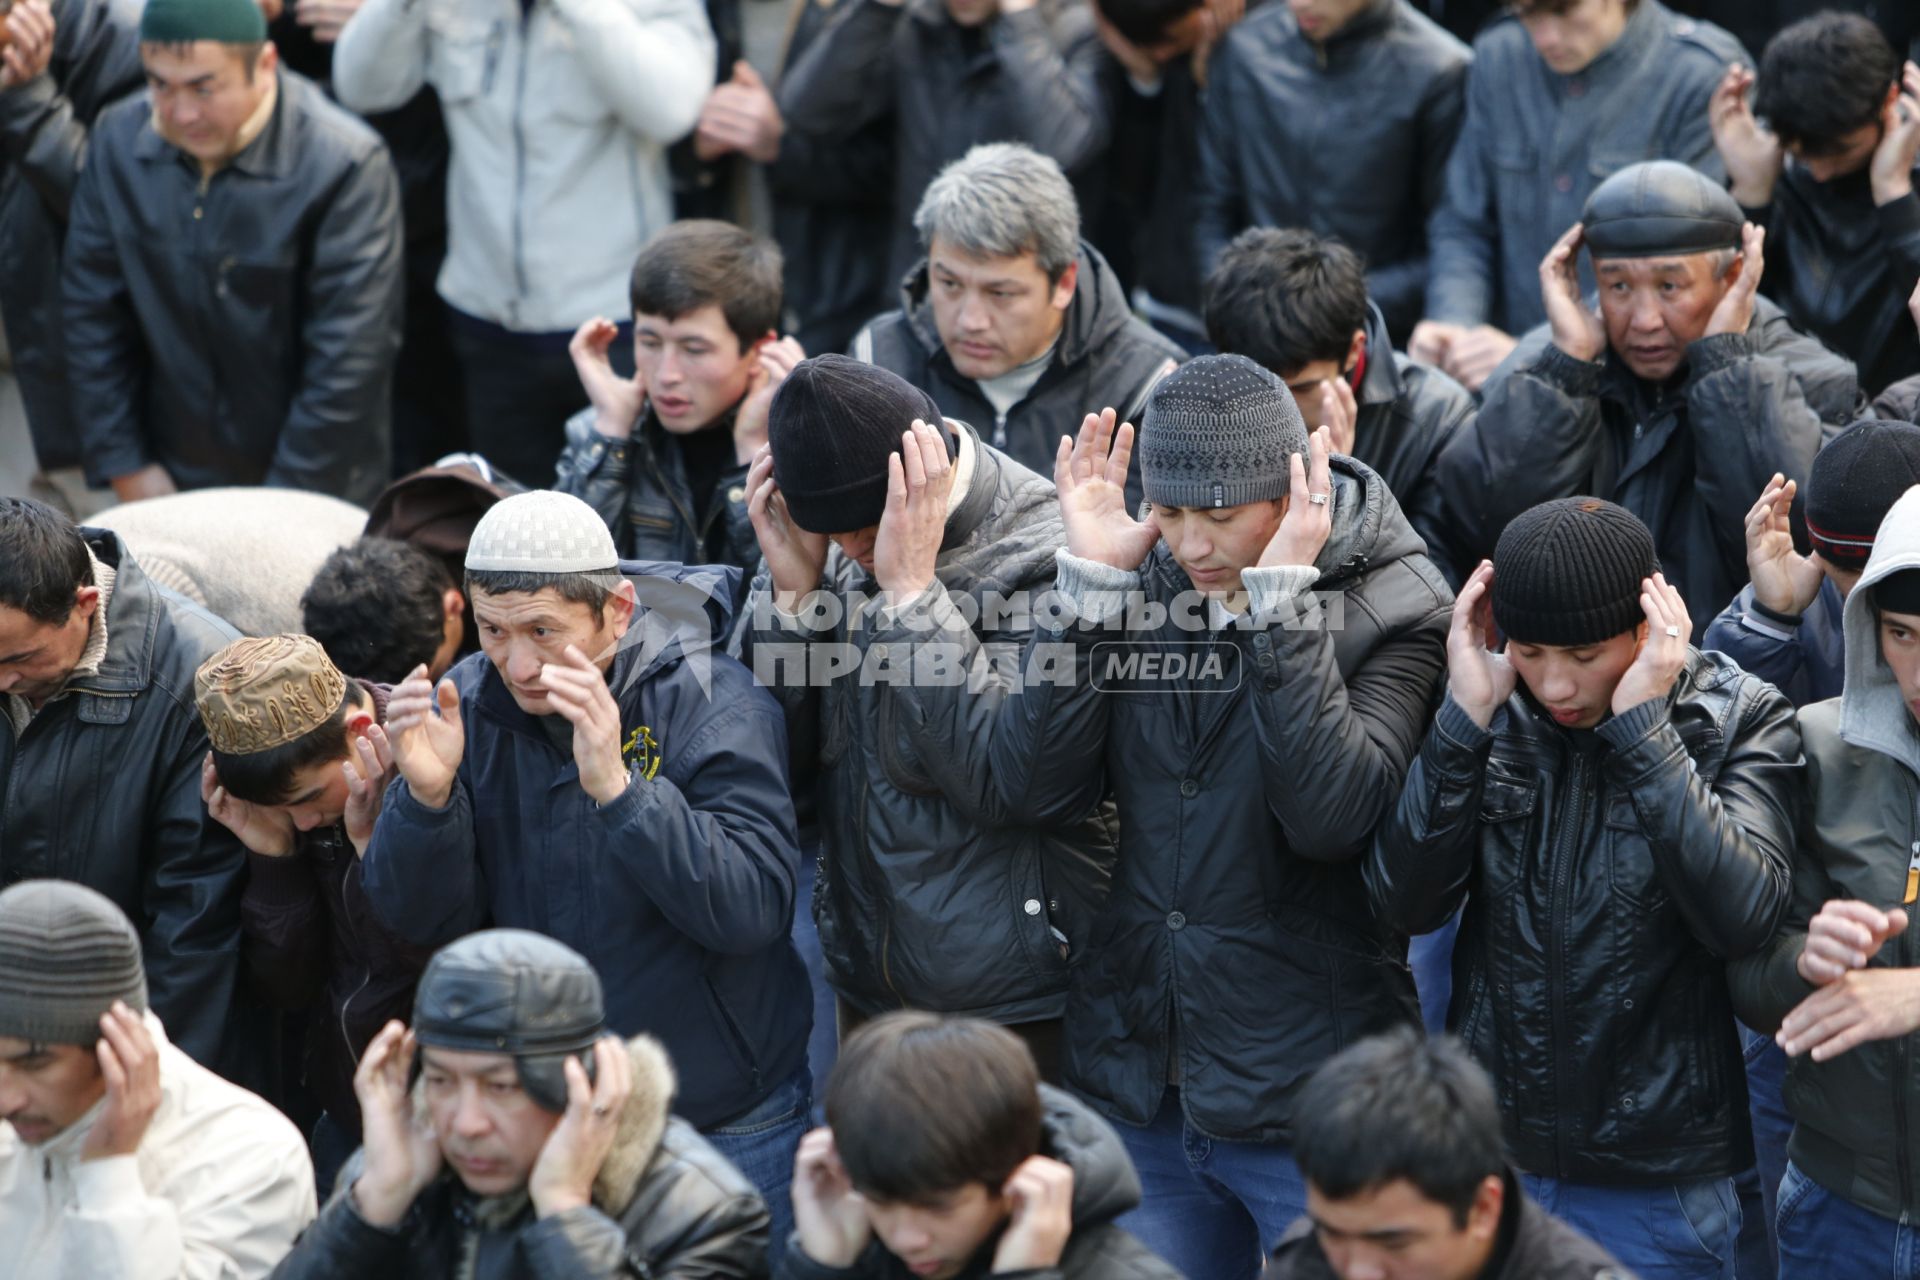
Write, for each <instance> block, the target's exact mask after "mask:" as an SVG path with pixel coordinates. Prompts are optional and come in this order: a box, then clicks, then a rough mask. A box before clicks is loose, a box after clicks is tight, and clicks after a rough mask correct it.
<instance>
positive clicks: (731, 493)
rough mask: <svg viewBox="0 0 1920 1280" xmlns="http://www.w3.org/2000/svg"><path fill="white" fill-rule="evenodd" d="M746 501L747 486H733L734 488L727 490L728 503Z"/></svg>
mask: <svg viewBox="0 0 1920 1280" xmlns="http://www.w3.org/2000/svg"><path fill="white" fill-rule="evenodd" d="M746 500H747V487H746V486H745V485H740V484H737V485H735V486H733V488H731V489H729V490H727V501H728V502H745V501H746Z"/></svg>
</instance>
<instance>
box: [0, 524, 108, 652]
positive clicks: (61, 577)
mask: <svg viewBox="0 0 1920 1280" xmlns="http://www.w3.org/2000/svg"><path fill="white" fill-rule="evenodd" d="M91 585H93V560H92V559H91V557H89V556H88V555H87V543H86V539H85V538H83V537H81V535H80V531H79V530H78V529H76V528H74V527H73V522H72V521H70V520H68V519H67V518H66V517H65V516H63V515H61V514H60V513H59V512H58V511H55V510H54V509H53V508H52V507H49V506H48V505H46V504H45V503H44V502H35V501H34V500H33V499H31V498H0V605H5V606H6V607H7V608H9V609H18V610H19V611H20V612H22V613H24V614H26V615H27V616H28V617H29V618H32V619H33V620H34V621H35V622H38V623H41V624H43V625H46V626H51V627H57V626H59V625H61V624H62V623H64V622H65V621H66V620H67V616H68V615H69V614H71V613H72V612H73V594H74V592H76V591H78V590H79V589H80V588H82V587H86V586H91Z"/></svg>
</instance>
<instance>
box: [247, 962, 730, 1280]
mask: <svg viewBox="0 0 1920 1280" xmlns="http://www.w3.org/2000/svg"><path fill="white" fill-rule="evenodd" d="M353 1083H354V1092H355V1093H356V1094H357V1095H358V1096H359V1100H360V1109H361V1113H362V1114H363V1115H364V1116H365V1117H366V1145H365V1146H364V1147H363V1148H362V1149H361V1150H360V1151H359V1152H358V1153H356V1154H355V1155H354V1156H353V1158H352V1159H351V1160H349V1161H348V1162H347V1166H346V1168H345V1169H343V1170H342V1171H341V1174H340V1182H339V1187H338V1190H336V1191H335V1192H334V1195H333V1198H332V1199H331V1200H330V1201H329V1202H328V1204H327V1207H326V1209H325V1211H324V1212H322V1214H321V1215H320V1217H319V1219H318V1220H317V1221H316V1222H315V1223H314V1224H313V1226H312V1227H311V1228H310V1229H309V1230H308V1231H307V1232H306V1234H304V1235H303V1236H301V1237H300V1242H299V1244H297V1245H296V1246H294V1249H293V1252H292V1253H290V1254H289V1255H288V1256H287V1258H286V1260H285V1261H283V1262H282V1263H281V1264H280V1266H279V1268H278V1269H277V1270H275V1271H274V1273H273V1274H274V1276H275V1277H276V1280H330V1278H332V1277H339V1278H340V1280H352V1278H357V1277H361V1276H388V1275H392V1276H401V1275H404V1276H407V1277H410V1280H454V1278H455V1277H462V1278H463V1280H522V1278H523V1277H525V1278H528V1280H531V1278H534V1277H539V1278H541V1280H561V1278H563V1277H564V1278H565V1280H613V1278H614V1277H616V1276H630V1275H644V1276H650V1277H653V1278H654V1280H764V1277H765V1276H766V1274H767V1265H766V1248H767V1211H766V1207H765V1205H764V1204H762V1202H761V1199H760V1196H759V1195H758V1194H757V1193H756V1192H755V1191H754V1189H753V1187H752V1185H751V1184H750V1183H748V1182H747V1180H746V1179H745V1178H743V1177H742V1176H741V1175H740V1172H739V1171H738V1170H737V1169H735V1168H734V1167H733V1166H732V1165H730V1164H728V1163H727V1161H726V1160H724V1159H723V1158H721V1156H720V1154H719V1153H718V1152H717V1151H715V1150H714V1149H713V1147H712V1146H711V1145H710V1144H709V1143H707V1142H706V1141H705V1140H704V1139H703V1138H701V1137H700V1135H699V1134H697V1133H695V1132H694V1131H693V1129H692V1127H691V1126H690V1125H688V1123H687V1122H686V1121H685V1120H682V1119H679V1118H678V1117H675V1116H672V1115H670V1114H669V1112H668V1104H669V1103H670V1102H671V1101H672V1100H673V1094H674V1089H675V1084H676V1082H675V1079H674V1070H673V1066H672V1064H671V1063H670V1062H669V1061H668V1060H667V1055H666V1051H665V1050H663V1049H662V1048H661V1047H660V1044H659V1042H657V1041H655V1040H654V1039H652V1038H651V1037H648V1036H635V1037H634V1038H633V1039H631V1040H629V1041H627V1042H625V1043H624V1044H623V1043H621V1041H620V1040H619V1039H617V1038H616V1037H614V1036H611V1035H608V1034H607V1021H606V1008H605V1004H604V1001H603V999H602V996H601V989H600V978H599V975H598V974H596V973H595V972H594V970H593V966H591V965H589V964H588V963H587V961H586V959H585V958H584V957H582V956H581V955H580V954H579V953H577V952H575V951H573V950H572V949H571V948H568V947H566V946H563V945H561V944H560V943H558V942H555V941H554V940H553V939H551V938H546V937H542V936H540V935H539V934H534V933H527V932H523V931H522V930H519V929H489V930H486V931H484V932H481V933H475V934H471V935H469V936H467V937H465V938H462V939H461V940H460V941H458V942H456V943H454V944H453V945H451V946H449V947H446V948H445V949H443V950H442V951H441V952H440V953H439V954H438V955H436V956H435V957H434V958H433V961H432V963H431V964H429V965H428V966H427V971H426V973H425V974H424V975H422V976H421V979H420V989H419V993H418V994H417V995H416V997H415V999H414V1006H413V1027H412V1029H411V1030H408V1029H407V1028H405V1027H403V1026H402V1025H401V1024H400V1023H399V1022H398V1021H394V1022H389V1023H387V1025H386V1026H385V1027H384V1028H382V1030H381V1031H380V1034H379V1035H378V1036H376V1037H375V1038H374V1041H373V1043H372V1044H371V1045H369V1046H368V1047H367V1052H366V1056H365V1057H363V1058H362V1059H361V1060H360V1068H359V1071H358V1072H357V1073H356V1074H355V1076H354V1082H353Z"/></svg>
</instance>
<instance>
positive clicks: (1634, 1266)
mask: <svg viewBox="0 0 1920 1280" xmlns="http://www.w3.org/2000/svg"><path fill="white" fill-rule="evenodd" d="M1520 1180H1521V1181H1522V1182H1523V1183H1524V1184H1525V1185H1526V1189H1527V1194H1528V1195H1529V1196H1532V1197H1533V1198H1534V1199H1535V1200H1537V1201H1539V1202H1540V1206H1541V1207H1542V1208H1544V1209H1545V1210H1546V1211H1547V1212H1548V1213H1551V1214H1553V1215H1554V1216H1555V1217H1557V1218H1559V1219H1560V1220H1561V1221H1563V1222H1567V1223H1570V1224H1572V1225H1573V1226H1574V1227H1575V1228H1576V1229H1577V1230H1579V1231H1580V1232H1582V1233H1583V1234H1585V1235H1586V1236H1587V1237H1589V1238H1590V1239H1592V1240H1594V1241H1596V1242H1598V1243H1599V1244H1600V1245H1601V1247H1602V1248H1604V1249H1606V1250H1607V1251H1608V1252H1609V1253H1611V1254H1612V1255H1613V1256H1614V1257H1615V1258H1617V1259H1619V1261H1620V1263H1621V1265H1623V1266H1624V1267H1626V1268H1627V1270H1629V1271H1631V1272H1633V1273H1634V1274H1635V1275H1637V1276H1639V1277H1640V1280H1734V1275H1735V1261H1734V1260H1735V1256H1736V1250H1735V1242H1736V1241H1737V1240H1738V1239H1739V1236H1740V1200H1739V1197H1738V1196H1737V1195H1736V1194H1735V1192H1734V1187H1733V1179H1732V1178H1708V1179H1705V1180H1704V1181H1700V1182H1683V1183H1680V1184H1678V1185H1668V1186H1663V1187H1596V1186H1591V1185H1588V1184H1585V1183H1578V1182H1566V1181H1562V1180H1561V1179H1558V1178H1536V1177H1534V1176H1533V1175H1532V1174H1522V1175H1520Z"/></svg>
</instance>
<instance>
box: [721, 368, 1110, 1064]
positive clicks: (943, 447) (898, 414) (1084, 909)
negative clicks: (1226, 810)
mask: <svg viewBox="0 0 1920 1280" xmlns="http://www.w3.org/2000/svg"><path fill="white" fill-rule="evenodd" d="M768 436H769V440H770V444H769V447H768V448H767V449H764V450H762V451H761V454H760V456H759V457H758V458H757V459H756V460H755V462H754V464H753V466H752V468H751V469H750V470H749V471H748V473H747V491H748V498H747V509H748V512H749V514H750V515H751V517H752V519H753V524H754V530H755V532H756V533H757V534H758V536H759V540H760V546H761V548H762V549H763V551H764V552H765V555H766V567H765V569H763V570H762V571H761V573H760V575H759V577H758V578H757V579H756V580H755V582H754V584H753V589H752V594H751V598H750V601H749V606H748V607H749V609H750V612H751V616H752V620H753V631H752V635H751V639H750V643H751V648H752V662H753V666H754V673H755V675H756V677H757V678H758V679H759V680H760V681H761V683H763V684H766V685H769V686H771V687H772V688H773V689H774V691H775V692H776V693H777V694H778V695H779V697H780V699H781V701H782V702H783V703H784V704H785V707H786V713H787V731H788V734H789V738H790V741H791V743H792V748H793V758H794V774H793V786H794V792H795V795H796V796H800V795H802V794H804V792H805V790H806V789H808V788H810V789H811V790H812V792H813V797H814V800H815V802H816V805H817V812H818V815H819V820H820V826H821V841H822V861H821V867H820V879H819V882H818V888H817V889H816V891H815V895H814V902H813V911H814V915H815V917H816V918H817V919H818V921H819V923H820V938H821V943H822V948H823V950H824V952H825V956H826V964H827V977H828V981H829V982H830V983H831V985H832V987H833V989H834V992H835V994H836V996H837V997H838V1000H839V1009H840V1030H841V1033H842V1034H843V1035H844V1034H845V1033H847V1032H849V1031H851V1030H852V1028H853V1027H854V1026H855V1025H857V1024H859V1023H861V1022H864V1021H866V1020H867V1019H869V1018H871V1017H873V1016H875V1015H877V1014H880V1013H883V1012H885V1011H887V1010H889V1009H897V1008H900V1007H901V1006H903V1005H910V1006H912V1007H913V1008H917V1009H927V1010H932V1011H935V1012H952V1013H961V1012H964V1013H967V1014H969V1015H972V1016H975V1017H985V1018H990V1019H992V1020H994V1021H996V1022H999V1023H1001V1024H1003V1025H1006V1026H1007V1027H1009V1028H1010V1029H1011V1030H1013V1031H1014V1032H1016V1033H1017V1034H1019V1035H1020V1036H1021V1037H1022V1038H1023V1039H1024V1040H1026V1042H1027V1044H1028V1046H1029V1047H1030V1048H1031V1049H1032V1050H1033V1053H1034V1058H1035V1060H1036V1062H1037V1063H1038V1064H1039V1067H1040V1071H1041V1074H1042V1075H1043V1077H1045V1078H1047V1079H1049V1080H1054V1079H1057V1078H1058V1073H1059V1062H1060V1016H1061V1013H1062V1011H1063V1009H1064V1007H1065V1005H1066V990H1067V961H1068V956H1069V954H1070V952H1071V950H1072V949H1073V948H1075V947H1078V946H1081V945H1083V944H1084V943H1085V941H1086V939H1087V935H1088V933H1089V932H1090V929H1091V925H1092V915H1093V911H1094V909H1095V908H1096V907H1097V906H1098V904H1099V902H1100V901H1101V899H1102V898H1104V897H1105V894H1106V884H1107V872H1108V867H1109V866H1110V865H1111V864H1112V861H1113V854H1114V848H1113V838H1112V836H1111V834H1110V832H1111V823H1112V816H1113V806H1112V803H1111V802H1110V801H1109V802H1102V803H1099V804H1096V805H1094V806H1091V807H1090V808H1089V810H1088V811H1087V812H1086V813H1084V814H1078V815H1074V816H1072V817H1070V818H1066V819H1064V820H1060V821H1043V822H1026V821H1017V820H1015V819H1013V818H1011V817H1009V815H1008V812H1007V808H1006V806H1005V805H1004V804H1002V803H1001V802H1000V801H999V800H998V799H997V798H996V797H995V796H994V795H993V794H992V785H991V781H990V773H989V768H988V764H987V759H988V756H989V753H990V748H991V746H992V742H993V738H994V734H995V728H994V722H995V713H996V711H997V709H998V708H999V707H1000V705H1001V704H1002V702H1003V700H1005V699H1006V698H1007V697H1008V696H1009V694H1010V693H1014V692H1017V690H1018V678H1019V672H1018V666H1019V654H1020V650H1021V647H1022V645H1023V644H1024V643H1025V641H1026V639H1027V636H1028V634H1029V632H1030V630H1031V625H1030V622H1029V621H1028V619H1029V616H1030V614H1031V611H1032V607H1033V605H1034V604H1036V603H1037V602H1038V600H1039V598H1040V597H1042V596H1044V595H1045V594H1046V593H1047V592H1048V591H1049V590H1050V589H1051V588H1052V586H1053V576H1054V548H1056V547H1058V546H1059V545H1060V544H1061V542H1062V541H1063V540H1064V538H1065V535H1064V533H1063V532H1062V530H1061V526H1060V515H1059V510H1058V508H1057V507H1056V505H1055V503H1054V497H1053V486H1051V485H1049V484H1048V483H1047V482H1046V481H1045V480H1043V479H1041V478H1040V477H1039V476H1037V475H1035V474H1034V473H1033V472H1031V471H1029V470H1027V468H1025V467H1023V466H1021V465H1020V464H1019V463H1017V462H1015V461H1013V459H1011V458H1009V457H1007V455H1006V454H1004V453H1002V452H1001V451H1000V450H998V449H996V448H994V447H993V446H992V445H990V444H987V443H986V442H985V441H983V440H981V439H980V437H979V435H978V434H977V433H976V432H975V430H974V429H973V427H972V426H970V425H968V424H966V423H963V422H958V421H953V420H946V419H943V418H942V417H941V415H940V410H939V408H938V407H937V406H936V405H935V404H934V402H933V400H932V399H931V397H929V396H928V395H927V394H926V392H924V391H921V390H920V389H919V388H917V387H915V386H913V385H912V384H911V383H909V382H907V381H906V380H905V379H903V378H901V377H900V376H898V375H897V374H893V373H890V372H888V371H887V370H885V369H882V368H879V367H877V366H875V365H870V364H863V363H861V362H860V361H857V360H851V359H848V358H847V357H845V356H837V355H827V356H819V357H816V358H815V359H812V360H807V361H804V362H802V363H800V364H798V365H796V366H795V367H794V369H793V372H792V373H790V374H789V375H788V376H787V378H786V380H785V381H784V382H783V383H782V384H781V386H780V389H779V391H778V392H777V393H776V394H775V396H774V399H773V405H772V409H771V411H770V414H769V422H768Z"/></svg>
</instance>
